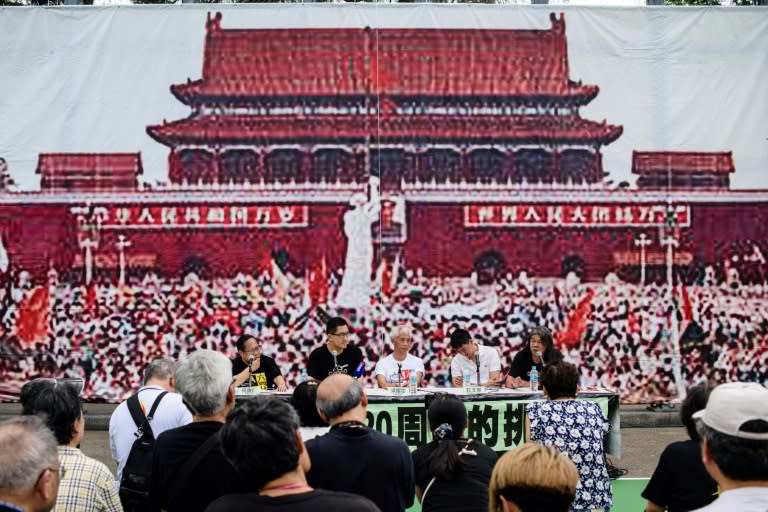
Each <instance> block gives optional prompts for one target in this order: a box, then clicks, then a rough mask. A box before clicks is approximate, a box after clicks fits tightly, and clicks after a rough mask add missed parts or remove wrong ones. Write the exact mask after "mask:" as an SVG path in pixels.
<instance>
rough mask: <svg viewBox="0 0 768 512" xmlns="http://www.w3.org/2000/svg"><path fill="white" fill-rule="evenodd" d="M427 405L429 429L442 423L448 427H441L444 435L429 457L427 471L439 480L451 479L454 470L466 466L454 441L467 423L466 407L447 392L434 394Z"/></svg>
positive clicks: (435, 428) (434, 428) (438, 426)
mask: <svg viewBox="0 0 768 512" xmlns="http://www.w3.org/2000/svg"><path fill="white" fill-rule="evenodd" d="M428 407H429V409H428V411H427V417H428V418H429V428H430V430H433V431H435V430H437V429H438V428H440V426H441V425H443V424H447V425H449V427H450V429H442V430H443V432H444V434H443V435H444V437H443V438H442V439H440V440H439V441H438V444H437V447H436V448H435V450H434V451H433V452H432V455H430V457H429V473H430V475H432V476H435V477H437V478H440V479H441V480H453V478H454V475H455V474H456V472H457V471H459V470H462V469H464V468H465V467H466V463H465V462H464V461H463V460H461V457H459V445H458V443H457V442H456V441H457V440H458V439H459V438H460V437H461V434H462V433H463V432H464V428H465V426H466V425H467V408H466V407H465V406H464V402H462V401H461V399H460V398H458V397H456V396H454V395H450V394H447V393H441V394H437V395H435V397H434V398H433V399H432V401H431V403H429V404H428ZM446 431H447V432H446ZM436 439H437V436H436Z"/></svg>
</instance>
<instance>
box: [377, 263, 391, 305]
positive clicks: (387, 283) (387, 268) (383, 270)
mask: <svg viewBox="0 0 768 512" xmlns="http://www.w3.org/2000/svg"><path fill="white" fill-rule="evenodd" d="M378 274H379V279H380V283H381V298H382V299H384V298H389V297H390V296H391V295H392V266H391V265H390V264H389V262H388V261H387V258H381V267H380V268H379V272H378Z"/></svg>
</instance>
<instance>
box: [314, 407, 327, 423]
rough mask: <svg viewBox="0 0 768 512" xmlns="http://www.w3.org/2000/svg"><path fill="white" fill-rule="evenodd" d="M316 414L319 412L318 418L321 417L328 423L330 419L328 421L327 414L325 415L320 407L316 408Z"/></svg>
mask: <svg viewBox="0 0 768 512" xmlns="http://www.w3.org/2000/svg"><path fill="white" fill-rule="evenodd" d="M317 414H319V415H320V418H321V419H322V420H323V421H324V422H326V423H330V421H328V416H326V415H325V413H324V412H323V411H321V410H320V409H318V410H317Z"/></svg>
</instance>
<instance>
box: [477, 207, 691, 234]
mask: <svg viewBox="0 0 768 512" xmlns="http://www.w3.org/2000/svg"><path fill="white" fill-rule="evenodd" d="M669 208H670V207H669V205H667V204H643V203H639V204H637V203H635V204H621V203H616V204H578V203H577V204H537V203H531V204H524V203H521V204H503V203H500V204H485V205H481V204H476V205H475V204H473V205H467V206H465V207H464V225H465V226H466V227H504V226H517V227H526V226H530V227H557V226H565V227H574V228H591V227H638V228H640V227H656V226H664V225H665V224H667V223H670V222H671V223H674V225H675V226H677V227H689V226H690V225H691V208H690V206H686V205H674V206H672V210H671V212H670V213H668V212H667V210H668V209H669ZM670 214H671V218H670Z"/></svg>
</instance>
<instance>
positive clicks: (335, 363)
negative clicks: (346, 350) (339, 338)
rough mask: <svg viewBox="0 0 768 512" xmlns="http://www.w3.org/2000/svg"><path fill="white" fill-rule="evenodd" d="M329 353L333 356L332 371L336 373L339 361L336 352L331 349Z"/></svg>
mask: <svg viewBox="0 0 768 512" xmlns="http://www.w3.org/2000/svg"><path fill="white" fill-rule="evenodd" d="M331 355H332V356H333V373H336V368H338V367H339V362H338V360H337V359H336V355H337V352H336V351H335V350H331Z"/></svg>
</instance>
